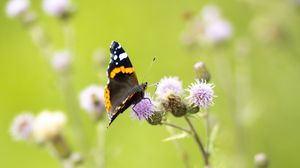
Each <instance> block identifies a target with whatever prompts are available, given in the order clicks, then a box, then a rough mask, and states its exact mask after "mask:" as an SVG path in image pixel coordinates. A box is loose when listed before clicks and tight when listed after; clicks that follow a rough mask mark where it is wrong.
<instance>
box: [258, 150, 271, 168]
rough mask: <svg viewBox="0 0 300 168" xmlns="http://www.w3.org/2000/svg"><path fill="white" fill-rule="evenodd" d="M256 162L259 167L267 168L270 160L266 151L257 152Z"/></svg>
mask: <svg viewBox="0 0 300 168" xmlns="http://www.w3.org/2000/svg"><path fill="white" fill-rule="evenodd" d="M254 163H255V165H256V166H257V167H258V168H267V167H268V165H269V160H268V158H267V155H266V154H265V153H257V154H256V155H255V156H254Z"/></svg>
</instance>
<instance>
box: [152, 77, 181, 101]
mask: <svg viewBox="0 0 300 168" xmlns="http://www.w3.org/2000/svg"><path fill="white" fill-rule="evenodd" d="M170 90H171V91H173V93H174V94H176V95H179V94H181V93H183V89H182V83H181V81H180V80H179V79H178V77H164V78H162V79H161V80H160V81H159V83H158V85H157V88H156V91H155V94H156V95H157V96H158V97H163V96H164V94H166V93H167V92H168V91H170Z"/></svg>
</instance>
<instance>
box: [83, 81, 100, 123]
mask: <svg viewBox="0 0 300 168" xmlns="http://www.w3.org/2000/svg"><path fill="white" fill-rule="evenodd" d="M103 95H104V90H103V88H102V87H99V86H96V85H90V86H88V87H86V88H85V89H84V90H83V91H81V93H80V97H79V98H80V106H81V108H82V109H84V110H85V111H87V112H88V113H90V114H91V115H92V116H94V117H96V118H99V117H100V116H101V114H102V111H103V109H104V96H103Z"/></svg>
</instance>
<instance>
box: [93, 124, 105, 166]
mask: <svg viewBox="0 0 300 168" xmlns="http://www.w3.org/2000/svg"><path fill="white" fill-rule="evenodd" d="M105 133H106V125H105V123H104V122H103V121H99V123H98V124H97V134H98V136H97V153H96V156H95V158H96V163H97V167H98V168H103V167H104V165H105V154H104V151H105V150H104V148H105Z"/></svg>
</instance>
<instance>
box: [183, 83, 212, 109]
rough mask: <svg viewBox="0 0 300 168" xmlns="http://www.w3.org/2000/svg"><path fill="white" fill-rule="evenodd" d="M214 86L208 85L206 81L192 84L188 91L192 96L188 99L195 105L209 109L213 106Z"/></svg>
mask: <svg viewBox="0 0 300 168" xmlns="http://www.w3.org/2000/svg"><path fill="white" fill-rule="evenodd" d="M213 88H214V85H213V84H209V83H206V82H205V81H198V80H197V81H196V82H195V83H192V84H191V86H190V87H189V89H188V91H189V92H190V95H189V96H188V97H187V99H188V100H189V101H190V102H191V103H192V104H194V105H196V106H198V107H200V108H205V109H207V108H208V107H209V106H210V105H212V104H213V98H214V97H215V96H214V90H213Z"/></svg>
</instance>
